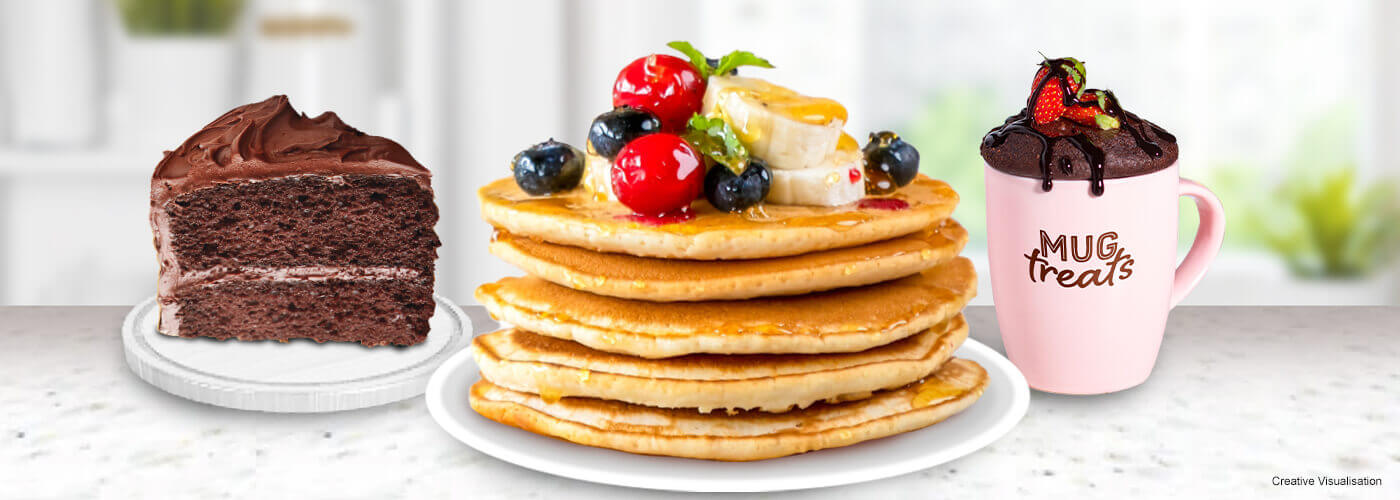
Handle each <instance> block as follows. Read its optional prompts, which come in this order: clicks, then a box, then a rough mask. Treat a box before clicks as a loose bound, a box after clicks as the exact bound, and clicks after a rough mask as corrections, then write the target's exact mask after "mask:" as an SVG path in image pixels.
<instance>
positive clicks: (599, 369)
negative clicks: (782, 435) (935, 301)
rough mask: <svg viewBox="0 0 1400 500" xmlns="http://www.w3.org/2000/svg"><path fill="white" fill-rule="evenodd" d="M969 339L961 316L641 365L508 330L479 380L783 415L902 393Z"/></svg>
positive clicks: (486, 357)
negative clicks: (811, 344)
mask: <svg viewBox="0 0 1400 500" xmlns="http://www.w3.org/2000/svg"><path fill="white" fill-rule="evenodd" d="M964 340H967V322H966V321H965V320H964V319H963V317H962V315H957V316H954V317H953V318H952V319H950V320H948V321H945V322H943V323H941V324H939V325H937V326H935V327H933V328H930V329H928V330H924V331H923V332H921V333H919V334H917V335H913V336H911V337H909V338H906V339H904V340H900V341H898V342H894V343H891V344H888V345H884V346H880V347H876V348H874V349H869V350H866V351H861V352H855V353H842V354H749V355H742V356H730V355H722V354H692V355H689V356H679V357H674V358H666V359H644V358H637V357H633V356H627V355H622V354H613V353H606V352H602V351H597V350H593V349H589V348H587V347H584V346H582V345H579V344H578V343H575V342H570V341H568V340H560V339H556V338H551V337H545V336H542V335H537V334H534V333H530V332H527V331H524V330H520V329H506V330H501V331H498V332H494V333H490V334H486V335H482V336H479V337H477V338H476V339H475V340H474V341H473V342H472V347H471V349H472V356H473V357H475V358H476V364H477V366H480V367H481V376H482V377H485V378H486V380H490V381H491V383H494V384H496V385H499V386H502V387H506V388H508V389H511V390H515V391H520V392H528V393H532V394H539V395H541V397H543V398H544V400H545V401H557V400H558V399H559V398H560V397H573V396H580V397H588V398H598V399H608V400H615V401H623V402H627V403H635V404H639V405H645V406H655V407H660V408H698V409H699V410H700V411H701V412H705V413H708V412H709V411H710V410H712V409H726V410H735V409H738V410H747V409H758V410H761V411H767V412H784V411H788V410H790V409H792V408H793V407H797V408H806V407H807V406H809V405H811V404H812V403H814V402H817V401H828V402H839V401H851V400H856V399H863V398H866V397H869V396H870V394H871V393H872V392H874V391H878V390H881V389H893V388H896V387H902V386H904V385H906V384H909V383H910V382H913V381H915V380H918V379H920V378H922V377H923V376H924V375H928V374H929V373H930V372H933V370H934V369H936V368H938V366H939V365H942V364H943V362H944V361H947V360H948V358H949V357H951V356H952V355H953V351H954V350H956V349H957V348H958V346H960V345H962V343H963V341H964Z"/></svg>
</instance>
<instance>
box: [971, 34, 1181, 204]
mask: <svg viewBox="0 0 1400 500" xmlns="http://www.w3.org/2000/svg"><path fill="white" fill-rule="evenodd" d="M1045 64H1046V65H1048V67H1049V68H1050V70H1049V71H1048V72H1047V74H1046V75H1045V78H1042V79H1041V80H1040V82H1039V83H1038V84H1037V85H1036V87H1035V89H1034V91H1033V92H1031V95H1030V97H1027V98H1026V107H1025V108H1022V109H1021V112H1020V113H1017V114H1015V115H1013V116H1011V117H1010V118H1007V119H1006V121H1005V122H1004V123H1002V125H1001V126H1000V127H997V128H995V129H992V131H991V132H988V133H987V135H986V136H985V137H983V138H982V145H983V147H997V146H1000V145H1001V144H1002V143H1003V142H1005V141H1006V139H1007V137H1009V136H1010V135H1011V134H1021V135H1025V136H1029V137H1033V138H1035V139H1036V140H1037V141H1040V146H1041V150H1040V179H1041V183H1040V188H1041V189H1043V190H1045V191H1049V190H1050V189H1051V188H1052V187H1053V186H1054V182H1053V181H1052V180H1051V171H1050V169H1051V164H1052V163H1056V162H1055V161H1054V159H1053V158H1051V155H1052V154H1053V151H1054V149H1055V145H1056V144H1058V143H1060V142H1065V143H1068V144H1069V145H1070V146H1071V147H1073V148H1074V149H1075V150H1077V151H1079V153H1080V154H1081V155H1083V156H1084V161H1085V162H1087V163H1088V164H1089V185H1090V191H1091V192H1092V193H1093V195H1094V196H1102V195H1103V178H1104V159H1105V158H1104V152H1103V149H1101V148H1099V147H1098V146H1096V145H1094V144H1093V142H1091V141H1090V140H1089V136H1088V135H1086V134H1084V133H1083V132H1082V131H1081V132H1077V133H1075V134H1073V135H1063V136H1051V135H1047V134H1045V133H1044V132H1041V131H1040V130H1039V129H1037V128H1036V125H1035V120H1034V118H1033V116H1034V114H1033V112H1032V110H1033V109H1034V107H1035V103H1036V102H1037V101H1039V100H1040V93H1041V92H1043V91H1044V90H1045V86H1046V85H1048V84H1049V83H1050V82H1051V81H1052V80H1056V79H1058V80H1057V81H1059V82H1061V83H1060V85H1061V90H1062V92H1061V94H1063V96H1064V105H1065V107H1067V108H1068V107H1077V108H1083V107H1090V106H1096V105H1097V103H1096V102H1079V101H1078V100H1076V99H1075V94H1074V93H1073V92H1070V91H1069V88H1068V86H1067V85H1066V84H1065V83H1064V82H1068V81H1070V77H1069V72H1068V71H1067V70H1066V69H1065V67H1066V66H1069V65H1072V63H1071V62H1070V61H1067V60H1065V59H1050V60H1047V61H1046V62H1045ZM1084 92H1102V93H1103V94H1104V111H1105V112H1106V113H1107V114H1108V115H1109V116H1112V117H1114V118H1117V119H1118V122H1119V128H1121V129H1123V130H1125V131H1127V132H1128V134H1130V135H1131V136H1132V138H1133V141H1134V142H1135V143H1136V144H1137V147H1138V149H1140V150H1142V152H1143V153H1146V154H1147V155H1149V156H1152V157H1153V158H1159V157H1161V156H1162V146H1161V145H1160V144H1158V143H1157V142H1156V141H1153V140H1152V139H1149V138H1148V137H1147V135H1146V134H1145V133H1144V130H1143V129H1145V128H1148V127H1150V128H1151V129H1152V131H1153V132H1155V133H1156V134H1157V137H1158V138H1160V139H1164V140H1167V141H1170V142H1176V136H1173V135H1171V134H1169V133H1167V131H1166V130H1163V129H1162V128H1161V127H1158V126H1156V125H1154V124H1152V123H1151V122H1146V121H1143V120H1142V119H1141V118H1138V116H1137V115H1135V114H1132V113H1129V112H1127V111H1124V110H1123V107H1122V106H1121V105H1119V103H1118V97H1117V96H1114V95H1113V92H1112V91H1108V90H1097V89H1084ZM1060 119H1061V120H1063V119H1064V118H1060ZM1058 163H1059V170H1060V172H1061V173H1062V174H1065V175H1068V174H1069V173H1070V172H1071V165H1072V161H1071V160H1070V158H1068V157H1060V158H1059V161H1058Z"/></svg>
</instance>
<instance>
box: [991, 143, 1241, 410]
mask: <svg viewBox="0 0 1400 500" xmlns="http://www.w3.org/2000/svg"><path fill="white" fill-rule="evenodd" d="M986 179H987V250H988V257H989V259H990V260H991V273H992V298H993V300H994V301H995V303H996V313H997V321H998V323H1000V326H1001V336H1002V340H1003V341H1004V342H1005V344H1006V353H1007V355H1008V356H1009V357H1010V358H1011V361H1012V362H1013V363H1015V364H1016V366H1017V367H1018V368H1020V369H1021V371H1022V372H1024V373H1025V375H1026V380H1027V381H1029V382H1030V385H1031V387H1034V388H1036V389H1038V390H1042V391H1046V392H1055V393H1062V394H1102V393H1107V392H1114V391H1119V390H1123V389H1127V388H1129V387H1133V386H1136V385H1138V384H1141V383H1142V382H1143V381H1145V380H1147V376H1148V375H1149V374H1151V373H1152V367H1153V365H1154V364H1156V361H1157V350H1158V348H1159V347H1160V346H1161V344H1162V335H1163V333H1164V332H1165V330H1166V324H1167V313H1168V312H1169V311H1170V310H1171V309H1172V308H1173V307H1175V306H1176V305H1177V304H1178V303H1180V302H1181V299H1183V298H1185V297H1186V294H1187V293H1189V292H1190V291H1191V289H1192V288H1193V287H1195V286H1196V283H1197V282H1199V281H1200V280H1201V276H1202V275H1204V274H1205V271H1206V267H1207V266H1208V265H1209V264H1210V261H1211V260H1212V259H1214V258H1215V255H1216V253H1217V252H1218V251H1219V250H1220V243H1221V241H1222V240H1223V239H1224V232H1225V213H1224V209H1223V208H1222V207H1221V205H1220V200H1219V199H1218V198H1216V197H1215V194H1213V193H1211V192H1210V190H1209V189H1206V188H1205V186H1202V185H1200V184H1197V183H1195V182H1193V181H1190V180H1188V179H1182V178H1181V177H1180V176H1179V174H1178V170H1177V166H1176V164H1173V165H1171V166H1170V167H1167V168H1165V169H1163V170H1159V171H1157V172H1153V173H1150V174H1146V175H1139V176H1136V177H1125V178H1120V179H1106V180H1104V181H1103V183H1104V191H1103V194H1102V195H1101V196H1093V195H1091V194H1090V189H1089V183H1090V181H1087V180H1068V179H1066V180H1060V179H1057V180H1055V185H1054V187H1053V189H1051V190H1049V191H1045V190H1043V189H1042V188H1041V182H1042V181H1041V180H1040V179H1033V178H1028V177H1017V176H1014V175H1009V174H1006V173H1003V172H1001V171H998V170H996V169H994V168H992V167H991V166H988V167H987V168H986ZM1180 196H1189V197H1191V198H1194V199H1195V201H1196V209H1197V210H1198V211H1199V212H1200V215H1201V225H1200V228H1199V229H1198V230H1197V232H1196V240H1195V242H1194V243H1193V244H1192V245H1191V250H1190V252H1189V253H1187V254H1186V258H1185V260H1183V261H1182V262H1181V265H1180V266H1178V265H1176V261H1177V255H1176V245H1177V224H1178V221H1177V216H1178V209H1177V198H1178V197H1180Z"/></svg>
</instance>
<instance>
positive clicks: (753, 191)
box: [705, 158, 773, 212]
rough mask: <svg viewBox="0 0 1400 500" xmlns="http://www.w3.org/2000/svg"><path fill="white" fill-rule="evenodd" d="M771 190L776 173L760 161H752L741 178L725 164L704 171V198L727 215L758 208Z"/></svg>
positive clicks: (755, 159) (752, 159) (741, 174)
mask: <svg viewBox="0 0 1400 500" xmlns="http://www.w3.org/2000/svg"><path fill="white" fill-rule="evenodd" d="M772 187H773V173H772V172H771V171H769V170H768V164H767V163H764V162H763V160H760V159H758V158H749V162H748V166H746V167H744V171H743V172H742V173H740V174H739V175H734V171H732V170H729V168H728V167H725V166H724V165H714V166H712V167H710V170H709V171H708V172H705V198H706V199H708V200H710V204H711V205H714V206H715V208H718V209H720V210H723V211H725V212H740V211H743V210H744V209H745V208H749V207H751V206H754V205H757V204H758V202H760V201H763V198H764V197H766V196H768V189H769V188H772Z"/></svg>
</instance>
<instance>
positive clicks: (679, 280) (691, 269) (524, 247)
mask: <svg viewBox="0 0 1400 500" xmlns="http://www.w3.org/2000/svg"><path fill="white" fill-rule="evenodd" d="M966 244H967V230H966V229H963V227H962V226H961V225H959V224H958V223H957V222H956V221H954V220H952V219H944V220H943V221H942V222H940V223H938V224H936V225H933V226H930V227H928V228H925V229H924V230H923V231H919V232H916V233H914V234H910V235H906V236H901V237H898V238H895V239H891V240H885V241H879V242H875V243H871V244H868V245H862V246H857V247H848V248H838V249H834V250H826V251H822V252H815V253H809V254H804V255H795V256H790V257H774V258H771V259H751V260H729V261H714V260H673V259H658V258H654V257H635V256H632V255H627V254H620V253H602V252H594V251H592V250H585V249H582V248H578V247H571V246H566V245H557V244H554V243H549V242H545V241H540V240H536V239H533V238H525V237H521V236H516V235H514V234H511V233H508V232H505V231H497V233H496V236H495V238H494V239H493V240H492V242H491V253H493V254H496V256H497V257H500V258H501V259H503V260H505V261H506V262H509V263H511V264H514V265H515V266H516V267H519V268H521V269H524V270H525V272H527V273H530V274H531V275H533V276H537V277H539V278H543V279H545V280H548V281H551V282H553V283H556V284H559V285H563V286H567V287H570V288H574V289H578V290H586V291H589V292H593V293H598V294H603V295H610V296H613V297H622V298H627V299H638V300H651V301H665V302H670V301H693V300H735V299H747V298H753V297H768V296H774V295H796V294H802V293H809V292H819V291H822V290H831V289H833V288H845V287H851V286H861V285H868V284H871V283H879V282H881V281H888V280H892V279H895V278H902V277H905V276H909V275H912V274H918V273H919V272H922V271H924V270H927V269H929V268H932V267H933V266H935V265H938V264H940V263H942V262H945V261H947V260H948V259H951V258H953V257H955V256H957V254H958V252H961V251H962V248H963V246H964V245H966Z"/></svg>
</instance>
